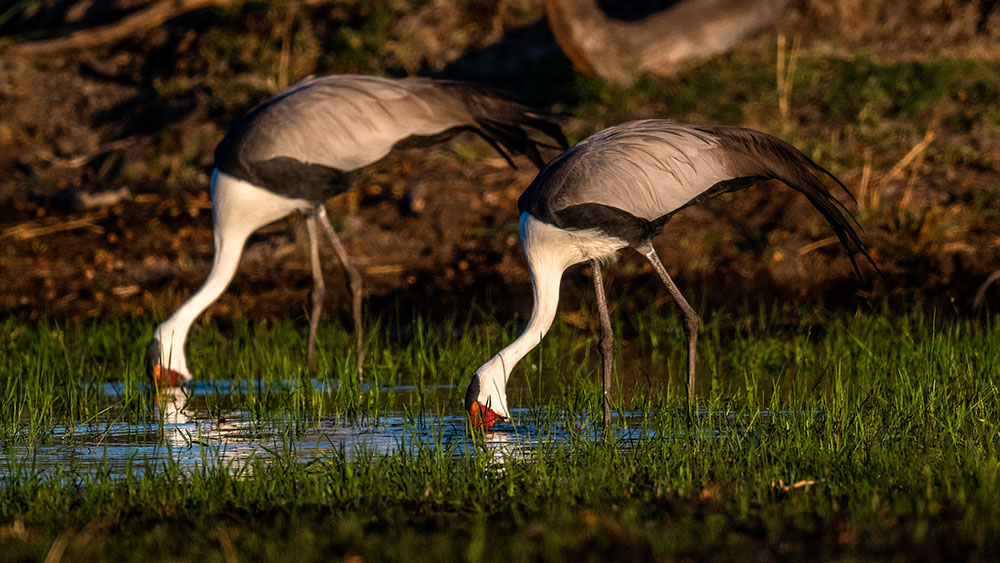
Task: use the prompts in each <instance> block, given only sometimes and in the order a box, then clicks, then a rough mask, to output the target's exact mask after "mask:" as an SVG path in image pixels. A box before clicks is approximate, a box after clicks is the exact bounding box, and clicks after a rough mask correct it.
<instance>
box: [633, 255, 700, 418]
mask: <svg viewBox="0 0 1000 563" xmlns="http://www.w3.org/2000/svg"><path fill="white" fill-rule="evenodd" d="M638 250H639V252H641V253H642V254H643V256H645V257H646V259H647V260H649V263H650V264H652V265H653V269H654V270H656V273H657V274H659V275H660V279H661V280H662V281H663V285H665V286H667V291H669V292H670V295H671V296H672V297H673V298H674V301H676V302H677V305H678V306H680V308H681V313H683V315H684V333H685V334H687V340H688V380H687V396H688V405H689V406H694V365H695V350H696V349H697V346H698V325H699V322H698V313H696V312H695V311H694V309H693V308H691V305H689V304H688V302H687V299H684V296H683V295H681V292H680V290H679V289H677V286H676V285H675V284H674V280H672V279H670V274H668V273H667V270H666V268H664V267H663V263H662V262H660V257H659V256H657V255H656V250H654V249H653V245H652V244H651V243H649V242H647V243H645V244H644V245H642V246H641V247H640V248H639V249H638Z"/></svg>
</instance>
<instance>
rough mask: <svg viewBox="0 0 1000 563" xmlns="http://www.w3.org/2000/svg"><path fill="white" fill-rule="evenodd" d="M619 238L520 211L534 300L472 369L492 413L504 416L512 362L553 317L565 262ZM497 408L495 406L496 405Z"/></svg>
mask: <svg viewBox="0 0 1000 563" xmlns="http://www.w3.org/2000/svg"><path fill="white" fill-rule="evenodd" d="M625 244H626V243H625V242H624V241H621V240H619V239H613V238H611V237H607V236H606V235H600V234H597V233H594V232H584V231H567V230H564V229H560V228H558V227H554V226H552V225H549V224H546V223H543V222H541V221H539V220H538V219H536V218H534V217H532V216H531V215H529V214H528V213H522V214H521V245H522V246H523V248H524V255H525V258H526V259H527V261H528V269H529V271H530V273H531V288H532V296H533V297H534V306H533V308H532V310H531V318H530V319H529V320H528V326H527V327H525V329H524V332H522V333H521V335H520V336H518V337H517V339H515V340H514V341H513V342H511V343H510V345H508V346H506V347H505V348H504V349H502V350H500V351H499V352H497V354H496V355H495V356H493V358H491V359H490V360H489V361H488V362H486V363H485V364H483V365H482V367H480V368H479V369H478V370H476V376H475V377H477V378H478V380H479V381H478V383H479V394H478V397H477V400H478V401H479V402H480V404H483V405H489V406H490V408H492V409H493V410H495V411H496V412H497V413H498V414H500V415H502V416H505V417H509V416H510V415H509V413H508V410H507V393H506V388H507V380H508V379H509V378H510V374H511V371H513V369H514V366H515V365H516V364H517V362H519V361H521V359H522V358H524V356H525V355H527V354H528V352H530V351H531V350H533V349H534V348H535V346H538V343H539V342H541V340H542V337H544V336H545V333H547V332H548V330H549V327H551V326H552V321H553V319H555V316H556V310H557V308H558V305H559V282H560V281H561V280H562V274H563V272H564V271H565V270H566V268H568V267H570V266H572V265H573V264H577V263H579V262H583V261H585V260H589V259H591V258H595V257H597V258H600V257H605V256H607V255H609V254H613V253H614V252H615V251H616V249H618V248H621V247H623V246H625ZM498 406H499V407H500V408H497V407H498Z"/></svg>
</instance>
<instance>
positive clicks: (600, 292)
mask: <svg viewBox="0 0 1000 563" xmlns="http://www.w3.org/2000/svg"><path fill="white" fill-rule="evenodd" d="M590 267H591V269H592V270H593V271H594V293H595V294H597V316H598V317H600V319H601V341H600V350H601V359H602V360H603V361H604V365H603V367H602V369H601V374H602V377H603V380H604V381H603V383H604V400H603V406H604V427H605V428H608V427H609V426H611V396H610V394H611V366H612V364H613V359H614V358H613V354H614V347H615V336H614V334H613V333H612V332H611V316H610V315H608V300H607V298H606V297H605V295H604V276H603V274H602V273H601V263H600V262H599V261H597V260H591V261H590Z"/></svg>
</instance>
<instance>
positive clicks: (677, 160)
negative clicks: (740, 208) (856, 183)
mask: <svg viewBox="0 0 1000 563" xmlns="http://www.w3.org/2000/svg"><path fill="white" fill-rule="evenodd" d="M772 178H773V179H777V180H781V181H782V182H784V183H785V184H787V185H788V186H789V187H791V188H793V189H795V190H797V191H799V192H801V193H802V194H803V195H805V196H806V197H807V198H808V199H809V201H810V203H812V204H813V206H814V207H815V208H816V209H817V210H818V211H819V212H820V213H821V214H822V215H823V217H824V218H825V219H826V220H827V222H828V223H829V224H830V227H831V228H832V229H833V231H834V234H836V235H837V237H838V238H839V239H840V242H841V244H843V246H844V248H845V249H846V250H847V251H848V253H849V255H850V258H851V262H852V264H853V265H854V268H855V271H856V272H857V273H858V276H859V277H860V275H861V274H860V271H859V270H858V266H857V262H856V260H855V254H858V253H860V254H862V255H863V256H864V257H865V258H867V260H868V261H869V262H870V263H871V264H872V266H874V267H875V268H876V270H877V269H878V266H877V265H876V264H875V262H874V261H873V260H872V258H871V256H870V255H869V254H868V251H867V249H866V248H865V246H864V244H863V243H862V242H861V239H860V238H859V237H858V234H857V232H856V231H855V230H854V227H853V225H852V224H851V222H850V221H849V220H848V217H849V216H850V214H849V213H848V212H847V211H846V208H845V207H844V206H843V204H841V203H840V202H839V201H838V200H837V199H836V198H834V197H833V195H832V194H831V193H830V191H829V190H828V189H827V187H826V185H825V184H824V182H823V180H822V178H826V179H829V180H832V181H833V182H835V183H836V184H837V185H838V186H839V187H840V188H841V189H843V190H844V192H846V193H847V194H848V195H850V191H848V190H847V187H846V186H844V184H843V183H842V182H840V180H838V179H837V178H836V177H834V176H833V175H832V174H830V173H829V172H828V171H826V170H825V169H823V168H822V167H820V166H819V165H817V164H816V163H815V162H813V161H812V160H810V159H809V157H807V156H805V155H804V154H802V153H801V152H800V151H799V150H798V149H796V148H795V147H793V146H791V145H789V144H788V143H786V142H784V141H782V140H781V139H778V138H777V137H774V136H771V135H768V134H766V133H761V132H760V131H754V130H752V129H745V128H741V127H723V126H715V127H700V126H694V125H685V124H681V123H677V122H673V121H665V120H655V119H650V120H641V121H632V122H628V123H623V124H621V125H617V126H614V127H610V128H608V129H605V130H604V131H600V132H598V133H595V134H594V135H591V136H590V137H588V138H587V139H584V140H583V141H581V142H580V143H579V144H577V145H575V146H573V147H572V148H570V149H569V150H567V151H565V152H563V154H561V155H560V156H558V157H556V158H555V159H553V160H552V162H550V163H549V164H548V165H547V166H546V167H545V168H544V169H543V170H542V171H541V172H539V174H538V176H537V177H536V178H535V181H533V182H532V184H531V185H530V186H529V187H528V189H527V190H526V191H525V193H524V194H523V195H522V196H521V199H520V200H518V207H519V209H520V210H521V211H527V212H530V213H532V214H533V215H535V216H536V217H538V218H539V219H541V220H543V221H548V222H551V223H553V224H555V225H557V226H563V227H577V228H588V227H595V228H603V229H605V230H608V229H609V228H617V229H618V230H619V233H620V235H621V237H622V238H624V239H625V240H628V241H630V242H637V241H639V240H642V239H647V240H648V238H649V237H651V236H653V235H655V234H656V233H657V232H659V230H660V229H661V228H662V227H663V224H664V223H665V222H666V221H667V219H669V218H670V216H671V215H672V214H673V213H674V212H676V211H677V210H679V209H681V208H683V207H685V206H688V205H692V204H695V203H698V202H700V201H702V200H704V199H705V198H707V197H711V196H713V195H716V194H718V193H722V192H724V191H730V190H734V189H739V188H743V187H746V186H749V185H751V184H753V183H754V182H756V181H758V180H763V179H772ZM851 198H852V199H853V196H851ZM588 222H590V223H592V224H591V225H587V224H586V223H588ZM573 223H576V224H573ZM609 234H614V233H609Z"/></svg>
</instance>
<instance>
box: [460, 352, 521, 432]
mask: <svg viewBox="0 0 1000 563" xmlns="http://www.w3.org/2000/svg"><path fill="white" fill-rule="evenodd" d="M495 366H502V363H498V362H496V361H493V360H491V361H490V362H487V363H486V364H485V365H483V366H482V367H480V368H479V369H478V370H477V371H476V374H475V375H473V376H472V381H471V382H469V387H468V388H467V389H466V390H465V412H467V413H469V425H470V426H471V427H472V428H476V429H480V430H484V431H486V432H489V431H490V430H492V429H493V425H494V424H496V423H497V421H498V420H505V419H508V418H510V414H509V413H508V412H507V393H506V390H505V389H504V388H503V387H502V386H500V385H498V384H497V383H496V379H495V377H494V376H499V381H501V382H502V381H505V379H506V378H505V377H504V373H503V372H502V371H501V372H499V373H497V374H495V373H493V371H492V370H493V369H494V367H495ZM501 369H502V368H501ZM491 391H492V392H491Z"/></svg>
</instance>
